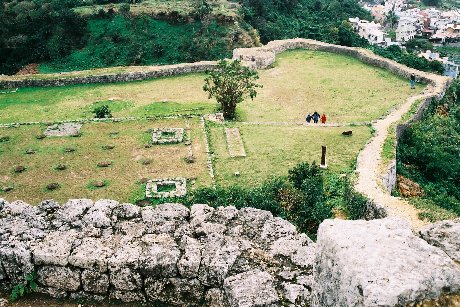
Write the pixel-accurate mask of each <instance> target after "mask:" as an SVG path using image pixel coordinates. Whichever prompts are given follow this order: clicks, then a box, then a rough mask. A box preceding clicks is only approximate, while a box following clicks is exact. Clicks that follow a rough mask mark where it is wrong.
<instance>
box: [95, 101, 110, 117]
mask: <svg viewBox="0 0 460 307" xmlns="http://www.w3.org/2000/svg"><path fill="white" fill-rule="evenodd" d="M92 113H94V117H96V118H111V117H112V112H111V111H110V109H109V106H108V105H106V104H104V105H102V106H98V107H95V108H94V110H93V111H92Z"/></svg>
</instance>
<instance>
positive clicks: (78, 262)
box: [69, 236, 115, 272]
mask: <svg viewBox="0 0 460 307" xmlns="http://www.w3.org/2000/svg"><path fill="white" fill-rule="evenodd" d="M113 240H114V237H113V236H110V237H106V238H83V240H82V243H81V244H80V245H79V246H76V247H75V248H74V250H73V252H72V254H71V255H70V257H69V263H70V264H71V265H73V266H76V267H80V268H83V269H95V270H98V271H100V272H106V271H107V262H108V258H109V257H111V256H112V254H113V249H114V247H115V246H114V243H115V242H114V241H113Z"/></svg>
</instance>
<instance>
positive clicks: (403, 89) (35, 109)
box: [0, 50, 423, 123]
mask: <svg viewBox="0 0 460 307" xmlns="http://www.w3.org/2000/svg"><path fill="white" fill-rule="evenodd" d="M203 79H204V74H190V75H183V76H176V77H168V78H161V79H154V80H148V81H139V82H129V83H116V84H93V85H78V86H69V87H54V88H26V89H19V90H18V91H17V92H16V93H7V94H1V95H0V112H1V116H0V123H9V122H17V121H55V120H64V119H76V118H91V117H92V116H93V115H92V114H91V110H92V109H93V108H94V106H95V104H98V103H99V104H100V103H101V102H102V103H107V104H108V105H109V106H110V107H111V109H112V110H113V112H112V113H113V115H114V116H115V117H118V116H155V115H166V114H176V113H185V114H189V113H194V114H196V113H200V114H205V113H210V112H213V111H214V110H215V109H216V103H215V101H214V100H208V99H207V95H206V93H205V92H203V90H202V86H203ZM259 83H260V84H262V85H263V88H262V89H260V90H259V93H258V96H257V97H256V99H255V100H254V101H250V100H248V101H245V102H243V103H241V104H240V105H239V106H238V109H237V112H238V116H239V118H240V120H243V121H262V122H267V121H268V122H270V121H284V122H286V121H288V122H291V121H292V122H299V121H304V118H305V114H306V113H307V112H311V113H313V112H314V111H315V110H317V111H318V112H320V113H326V115H327V116H328V121H329V122H361V121H370V120H372V119H376V118H378V117H380V116H382V115H384V114H385V113H386V112H387V111H388V110H389V109H390V108H391V107H393V106H395V105H396V104H398V103H400V102H402V101H403V100H404V99H406V98H407V97H409V95H411V94H416V93H418V92H419V91H420V90H421V89H422V87H423V86H422V85H418V88H417V90H415V91H411V90H410V87H409V86H408V82H407V81H406V80H404V79H401V78H400V77H397V76H395V75H393V74H391V73H390V72H388V71H385V70H383V69H379V68H375V67H371V66H369V65H365V64H363V63H361V62H359V61H358V60H356V59H354V58H351V57H347V56H343V55H336V54H332V53H324V52H315V51H306V50H296V51H288V52H285V53H282V54H281V55H279V57H278V61H277V63H276V65H275V67H274V68H271V69H268V70H263V71H261V72H260V80H259Z"/></svg>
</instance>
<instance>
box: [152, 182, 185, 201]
mask: <svg viewBox="0 0 460 307" xmlns="http://www.w3.org/2000/svg"><path fill="white" fill-rule="evenodd" d="M161 186H174V189H173V190H171V191H165V192H161V191H159V188H160V187H161ZM186 194H187V180H186V179H185V178H166V179H153V180H148V181H147V185H146V187H145V197H147V198H169V197H182V196H185V195H186Z"/></svg>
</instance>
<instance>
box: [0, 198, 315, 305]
mask: <svg viewBox="0 0 460 307" xmlns="http://www.w3.org/2000/svg"><path fill="white" fill-rule="evenodd" d="M315 248H316V244H315V243H313V241H312V240H310V239H309V238H308V237H307V236H306V235H305V234H301V233H298V232H297V231H296V228H295V227H294V226H293V225H292V224H290V223H289V222H287V221H285V220H283V219H281V218H277V217H273V216H272V214H271V213H270V212H267V211H262V210H258V209H253V208H244V209H241V210H237V209H236V208H235V207H225V208H223V207H220V208H217V209H213V208H211V207H209V206H207V205H199V204H197V205H193V206H192V207H191V209H188V208H186V207H184V206H182V205H180V204H163V205H158V206H156V207H155V208H152V207H146V208H140V207H137V206H135V205H132V204H119V203H118V202H116V201H112V200H100V201H97V202H93V201H91V200H88V199H78V200H69V201H68V202H67V203H66V204H65V205H63V206H60V205H58V204H57V203H55V202H53V201H44V202H42V203H41V204H39V205H38V206H29V205H28V204H25V203H23V202H21V201H16V202H13V203H8V202H5V201H4V200H2V199H0V287H1V288H3V290H10V289H11V288H12V287H13V286H14V285H16V284H17V283H19V282H21V281H22V280H23V279H24V276H25V275H26V274H28V273H30V272H33V271H35V272H37V274H38V284H39V288H38V291H39V292H41V293H45V294H48V295H51V296H52V297H57V298H70V299H75V300H92V301H102V300H109V299H110V300H113V301H123V302H148V304H149V305H152V304H156V303H161V304H165V305H167V306H202V305H203V302H204V303H205V304H206V306H216V307H217V306H219V307H221V306H276V305H280V304H282V303H286V304H288V303H290V304H296V305H299V306H300V305H305V304H306V305H309V304H310V302H311V294H312V293H311V291H312V289H313V285H312V281H313V277H312V272H313V259H314V254H315Z"/></svg>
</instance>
